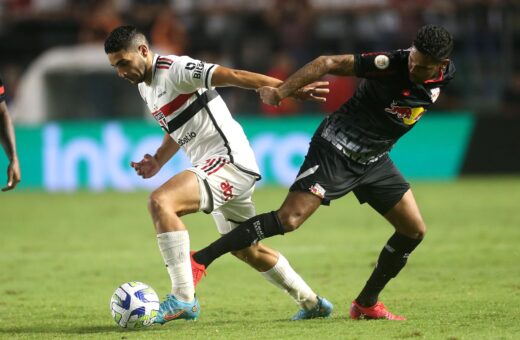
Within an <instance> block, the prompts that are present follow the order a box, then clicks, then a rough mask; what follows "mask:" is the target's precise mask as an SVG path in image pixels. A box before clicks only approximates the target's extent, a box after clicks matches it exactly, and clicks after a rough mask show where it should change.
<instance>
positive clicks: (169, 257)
mask: <svg viewBox="0 0 520 340" xmlns="http://www.w3.org/2000/svg"><path fill="white" fill-rule="evenodd" d="M157 243H158V244H159V250H160V251H161V254H162V257H163V259H164V263H165V264H166V268H167V269H168V274H170V279H171V281H172V291H171V293H172V294H173V295H174V296H175V297H176V298H177V299H178V300H180V301H184V302H190V301H193V299H194V297H195V287H194V286H193V274H192V273H191V262H190V236H189V234H188V231H187V230H181V231H170V232H167V233H162V234H158V235H157Z"/></svg>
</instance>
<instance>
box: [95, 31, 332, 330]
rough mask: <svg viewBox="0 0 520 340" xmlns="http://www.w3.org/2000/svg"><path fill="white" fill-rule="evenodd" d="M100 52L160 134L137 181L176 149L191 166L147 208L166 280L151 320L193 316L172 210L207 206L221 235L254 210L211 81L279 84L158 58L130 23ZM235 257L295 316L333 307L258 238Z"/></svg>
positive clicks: (251, 182)
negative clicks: (281, 293) (167, 288)
mask: <svg viewBox="0 0 520 340" xmlns="http://www.w3.org/2000/svg"><path fill="white" fill-rule="evenodd" d="M105 52H106V53H107V55H108V59H109V61H110V64H111V65H112V66H113V67H114V68H115V69H116V71H117V74H118V75H119V76H120V77H122V78H125V79H127V80H128V81H130V82H131V83H133V84H136V85H138V88H139V93H140V94H141V96H142V98H143V99H144V101H145V102H146V104H147V106H148V108H149V109H150V111H151V112H152V115H153V117H154V118H155V119H156V120H157V122H158V123H159V125H160V126H161V128H162V129H163V130H164V131H165V136H164V139H163V142H162V144H161V145H160V146H159V148H158V149H157V151H156V153H155V154H154V155H153V156H152V155H149V154H147V155H144V158H143V159H142V160H141V161H139V162H132V163H131V165H132V167H133V168H134V169H135V171H136V172H137V174H138V175H140V176H142V177H143V178H150V177H152V176H154V175H155V174H156V173H157V172H158V171H159V170H160V169H161V167H162V166H163V165H164V164H165V163H166V162H167V161H168V160H169V159H170V158H171V157H172V156H173V155H174V154H175V153H176V152H177V151H178V150H179V149H180V148H182V149H183V151H184V152H185V153H186V155H187V156H188V157H189V158H190V160H191V163H192V167H190V168H188V169H186V170H185V171H182V172H180V173H178V174H176V175H174V176H173V177H172V178H171V179H169V180H168V181H167V182H166V183H164V184H163V185H162V186H160V187H159V188H158V189H156V190H155V191H153V192H152V193H151V195H150V200H149V204H148V208H149V211H150V214H151V216H152V220H153V223H154V226H155V229H156V233H157V241H158V245H159V249H160V252H161V254H162V257H163V259H164V262H165V264H166V267H167V270H168V273H169V275H170V278H171V283H172V289H171V294H168V295H167V296H166V299H165V301H164V302H162V303H161V307H160V310H159V315H158V317H157V319H156V323H160V324H164V323H165V322H167V321H170V320H174V319H187V320H193V319H196V318H197V316H198V314H199V311H200V305H199V302H198V300H197V298H196V296H195V285H196V284H197V283H198V281H199V280H200V279H201V277H200V274H199V275H197V277H193V273H192V267H191V266H192V262H191V261H190V244H189V242H190V241H189V235H188V231H187V229H186V226H185V225H184V224H183V222H182V220H181V218H180V217H181V216H183V215H186V214H190V213H194V212H198V211H204V212H206V213H211V214H212V216H213V218H214V220H215V223H216V225H217V229H218V231H219V233H220V234H226V233H227V232H229V231H230V230H232V229H233V228H234V227H235V226H236V225H237V224H238V223H240V222H242V221H245V220H247V219H248V218H250V217H252V216H254V215H255V208H254V204H253V202H252V200H251V195H252V193H253V190H254V186H255V182H256V181H257V180H258V179H260V175H259V170H258V166H257V164H256V160H255V157H254V154H253V150H252V149H251V147H250V145H249V142H248V140H247V138H246V136H245V134H244V132H243V130H242V128H241V126H240V125H239V124H238V123H237V122H236V121H235V120H234V119H233V118H232V117H231V114H230V112H229V110H228V108H227V106H226V104H225V103H224V101H223V100H222V98H221V97H220V96H219V94H218V93H217V92H216V91H215V90H214V87H220V86H236V87H242V88H246V89H258V88H260V87H262V86H266V85H268V86H278V85H279V84H281V83H282V82H281V81H280V80H278V79H274V78H270V77H267V76H264V75H261V74H257V73H252V72H247V71H241V70H234V69H229V68H226V67H223V66H219V65H216V64H210V63H204V62H202V61H199V60H195V59H192V58H190V57H187V56H175V55H167V56H159V55H157V54H154V53H153V52H152V51H151V50H150V49H149V46H148V43H147V40H146V38H145V36H144V35H143V34H142V33H140V32H139V31H137V30H136V28H135V27H132V26H121V27H118V28H116V29H115V30H114V31H112V32H111V33H110V35H109V37H108V38H107V39H106V41H105ZM326 85H327V84H326V83H323V82H317V83H314V84H311V85H310V86H308V87H305V88H302V89H301V90H300V91H298V92H297V94H296V96H297V97H298V98H299V99H311V100H317V101H322V100H324V98H323V97H321V95H322V94H323V93H326V92H328V89H326V88H324V87H325V86H326ZM234 255H235V256H236V257H238V258H239V259H241V260H243V261H245V262H247V263H248V264H249V265H250V266H252V267H253V268H255V269H256V270H257V271H259V272H260V273H261V274H262V276H263V277H264V278H265V279H266V280H268V281H269V282H272V283H273V284H274V285H275V286H277V287H279V288H280V289H282V290H285V291H287V292H288V293H289V294H290V295H291V296H292V297H293V299H294V300H295V301H296V303H297V304H299V306H300V308H301V309H300V310H299V311H298V313H297V314H296V315H295V316H294V317H293V319H296V320H299V319H309V318H315V317H326V316H329V315H330V313H331V311H332V304H331V303H330V302H329V301H327V300H326V299H325V298H323V297H319V296H317V295H316V293H314V292H313V290H312V289H311V288H310V287H309V286H308V285H307V284H306V283H305V281H304V280H303V279H302V278H301V277H300V276H299V275H298V274H297V273H296V272H295V271H294V269H293V268H292V267H291V266H290V265H289V262H288V261H287V260H286V259H285V258H284V257H283V255H282V254H280V253H278V252H277V251H274V250H273V249H270V248H268V247H266V246H265V245H263V244H260V243H256V244H255V245H253V246H251V247H249V248H245V249H242V250H240V251H237V252H235V253H234ZM195 264H196V263H195ZM195 272H196V273H200V271H195Z"/></svg>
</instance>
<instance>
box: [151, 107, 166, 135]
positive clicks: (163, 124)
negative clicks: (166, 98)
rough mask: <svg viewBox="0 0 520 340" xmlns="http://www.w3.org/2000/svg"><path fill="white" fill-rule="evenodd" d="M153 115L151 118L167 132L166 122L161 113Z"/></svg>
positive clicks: (157, 112)
mask: <svg viewBox="0 0 520 340" xmlns="http://www.w3.org/2000/svg"><path fill="white" fill-rule="evenodd" d="M152 114H153V118H155V120H156V121H157V123H159V125H160V126H161V127H162V128H163V129H164V131H168V122H167V121H166V117H165V116H164V113H162V111H160V110H159V111H156V112H154V113H152Z"/></svg>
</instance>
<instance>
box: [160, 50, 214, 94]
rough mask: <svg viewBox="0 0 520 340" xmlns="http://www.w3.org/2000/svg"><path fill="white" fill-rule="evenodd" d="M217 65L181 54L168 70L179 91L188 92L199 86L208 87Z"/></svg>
mask: <svg viewBox="0 0 520 340" xmlns="http://www.w3.org/2000/svg"><path fill="white" fill-rule="evenodd" d="M217 66H218V65H216V64H211V63H205V62H203V61H200V60H197V59H192V58H190V57H188V56H182V57H178V58H176V59H175V61H174V63H173V64H172V67H171V68H170V70H169V72H170V73H169V77H170V80H171V81H172V82H173V84H174V86H175V87H176V88H177V90H178V91H179V92H181V93H190V92H193V91H196V90H197V89H200V88H207V89H210V88H211V87H212V86H211V77H212V76H213V72H214V71H215V69H216V68H217Z"/></svg>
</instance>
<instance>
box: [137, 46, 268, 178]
mask: <svg viewBox="0 0 520 340" xmlns="http://www.w3.org/2000/svg"><path fill="white" fill-rule="evenodd" d="M217 67H218V65H216V64H210V63H204V62H202V61H200V60H196V59H192V58H190V57H188V56H176V55H167V56H159V55H155V56H154V60H153V75H152V82H151V84H150V86H148V85H147V84H146V83H144V82H142V83H140V84H139V85H138V88H139V93H140V94H141V97H142V98H143V99H144V101H145V102H146V105H147V106H148V108H149V109H150V111H151V112H152V115H153V116H154V118H155V119H156V120H157V122H158V123H159V124H160V125H161V127H162V128H163V129H164V130H165V131H166V132H167V133H169V134H170V136H171V137H172V138H173V139H174V140H175V141H176V142H177V143H178V144H179V145H180V146H181V148H182V149H183V150H184V152H185V153H186V155H187V156H188V158H189V159H190V160H191V163H192V164H193V165H194V166H201V165H204V162H206V161H207V160H208V159H214V158H223V159H225V160H226V161H228V162H230V163H233V164H235V165H236V166H237V167H238V168H239V169H242V170H244V171H246V172H249V173H251V174H254V175H257V174H259V169H258V165H257V163H256V159H255V156H254V153H253V150H252V149H251V146H250V145H249V141H248V140H247V138H246V135H245V134H244V131H243V129H242V127H241V126H240V124H238V123H237V122H236V121H235V120H234V119H233V117H232V116H231V113H230V112H229V109H228V108H227V106H226V104H225V103H224V101H223V100H222V98H221V97H220V96H219V95H218V93H216V91H215V90H214V88H213V87H212V86H211V78H212V75H213V72H214V71H215V69H216V68H217ZM258 177H259V176H258Z"/></svg>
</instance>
